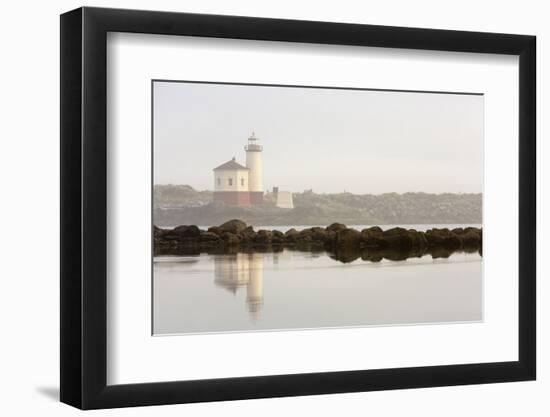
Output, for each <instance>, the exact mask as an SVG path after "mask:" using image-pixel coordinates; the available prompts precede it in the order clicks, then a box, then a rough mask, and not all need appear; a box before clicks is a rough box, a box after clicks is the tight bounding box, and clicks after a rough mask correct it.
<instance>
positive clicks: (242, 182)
mask: <svg viewBox="0 0 550 417" xmlns="http://www.w3.org/2000/svg"><path fill="white" fill-rule="evenodd" d="M241 185H242V186H244V178H241Z"/></svg>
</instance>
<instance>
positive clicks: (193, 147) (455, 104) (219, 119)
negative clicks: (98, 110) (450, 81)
mask: <svg viewBox="0 0 550 417" xmlns="http://www.w3.org/2000/svg"><path fill="white" fill-rule="evenodd" d="M252 131H255V132H256V135H257V136H258V137H259V138H260V144H262V145H263V146H264V152H263V166H264V189H265V190H268V189H271V188H272V187H273V186H278V187H279V188H280V189H281V190H288V191H293V192H301V191H303V190H305V189H310V188H312V189H313V190H314V191H315V192H317V193H334V192H343V191H348V192H353V193H357V194H379V193H386V192H398V193H403V192H419V191H423V192H433V193H441V192H463V193H466V192H475V193H478V192H481V191H482V186H483V96H473V95H457V94H429V93H405V92H387V91H385V92H379V91H357V90H341V89H338V90H328V89H313V88H285V87H261V86H242V85H220V84H195V83H178V82H155V83H154V131H153V134H154V183H155V184H168V183H171V184H189V185H191V186H192V187H194V188H195V189H198V190H211V189H213V173H212V168H214V167H216V166H218V165H220V164H222V163H224V162H226V161H228V160H229V159H231V158H232V157H233V156H234V157H236V159H237V162H239V163H241V164H243V165H244V164H245V152H244V149H243V147H244V145H245V144H246V141H247V138H248V136H249V135H250V133H251V132H252Z"/></svg>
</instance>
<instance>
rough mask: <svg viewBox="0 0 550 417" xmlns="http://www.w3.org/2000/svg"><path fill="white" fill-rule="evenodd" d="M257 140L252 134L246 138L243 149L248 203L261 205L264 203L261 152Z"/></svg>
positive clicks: (261, 148)
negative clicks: (246, 142) (246, 172)
mask: <svg viewBox="0 0 550 417" xmlns="http://www.w3.org/2000/svg"><path fill="white" fill-rule="evenodd" d="M258 142H259V138H257V137H256V135H255V133H254V132H252V134H251V135H250V137H249V138H248V144H247V145H246V146H245V147H244V150H245V151H246V167H247V168H248V170H249V171H248V190H249V192H250V203H251V204H261V203H263V201H264V186H263V167H262V150H263V147H262V145H260V144H259V143H258Z"/></svg>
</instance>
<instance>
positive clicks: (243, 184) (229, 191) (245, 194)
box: [213, 132, 264, 206]
mask: <svg viewBox="0 0 550 417" xmlns="http://www.w3.org/2000/svg"><path fill="white" fill-rule="evenodd" d="M258 141H259V139H258V138H257V137H256V135H255V134H254V132H252V135H250V137H249V138H248V144H247V145H246V146H245V147H244V149H245V151H246V166H243V165H241V164H239V163H238V162H237V161H236V160H235V158H232V159H231V160H229V161H227V162H225V163H223V164H221V165H219V166H217V167H216V168H214V169H213V171H214V201H218V202H223V203H224V204H229V205H234V206H248V205H251V204H261V203H263V201H264V187H263V172H262V170H263V167H262V150H263V147H262V145H260V144H259V143H258Z"/></svg>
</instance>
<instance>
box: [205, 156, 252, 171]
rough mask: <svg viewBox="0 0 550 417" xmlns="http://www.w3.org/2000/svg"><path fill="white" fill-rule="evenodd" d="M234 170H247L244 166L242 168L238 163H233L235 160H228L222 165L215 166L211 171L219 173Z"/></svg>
mask: <svg viewBox="0 0 550 417" xmlns="http://www.w3.org/2000/svg"><path fill="white" fill-rule="evenodd" d="M235 169H249V168H247V167H245V166H242V165H241V164H239V163H238V162H236V161H235V159H230V160H229V161H227V162H226V163H224V164H221V165H220V166H217V167H216V168H214V169H213V171H218V170H219V171H221V170H235Z"/></svg>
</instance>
